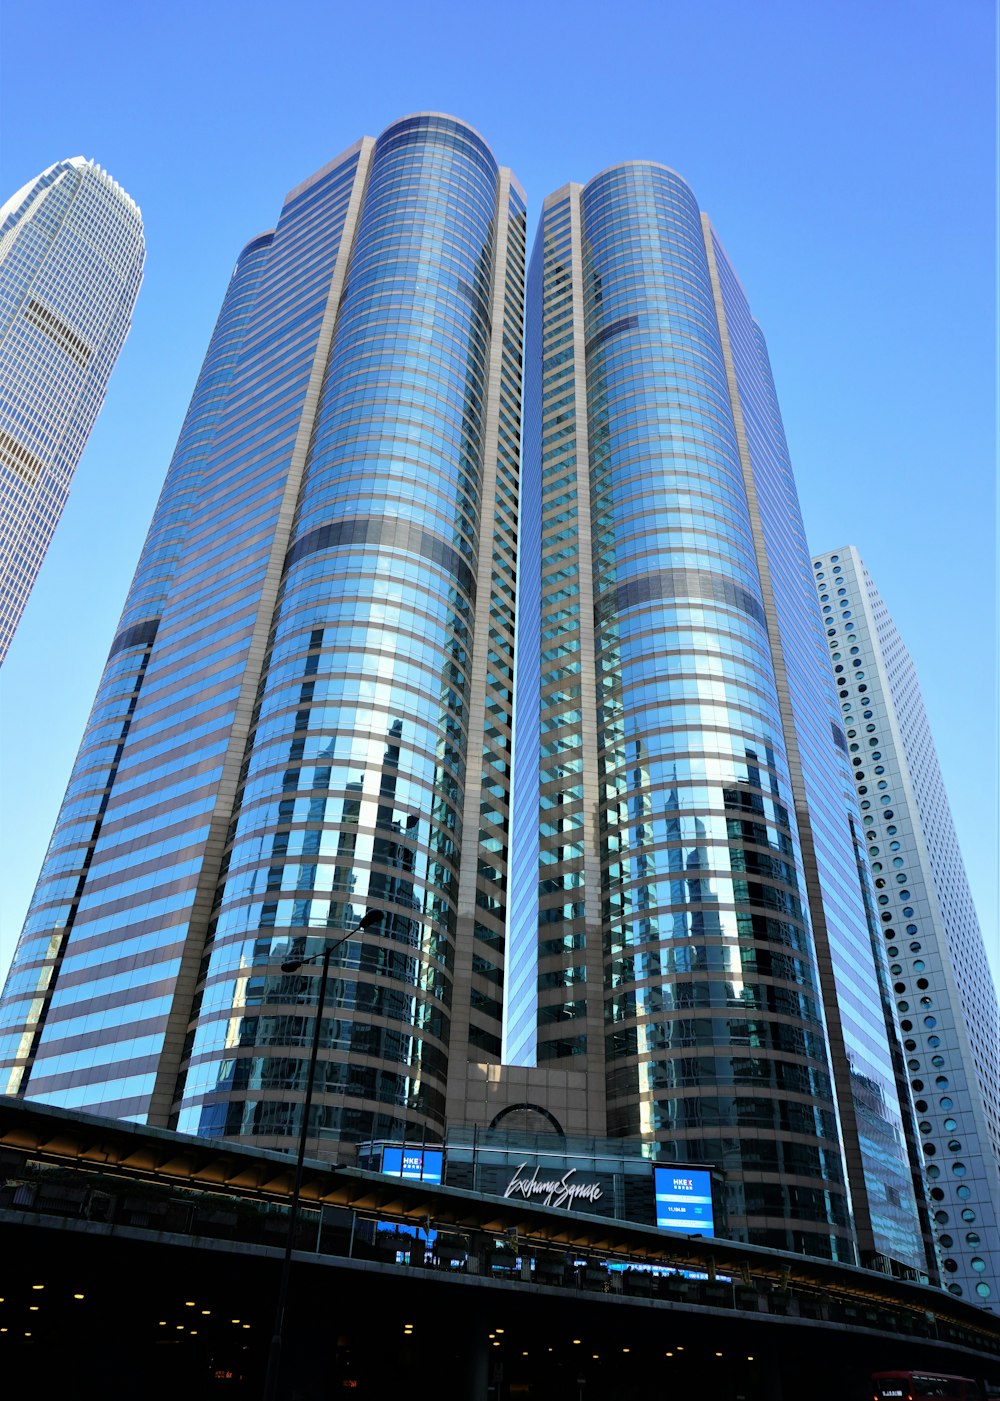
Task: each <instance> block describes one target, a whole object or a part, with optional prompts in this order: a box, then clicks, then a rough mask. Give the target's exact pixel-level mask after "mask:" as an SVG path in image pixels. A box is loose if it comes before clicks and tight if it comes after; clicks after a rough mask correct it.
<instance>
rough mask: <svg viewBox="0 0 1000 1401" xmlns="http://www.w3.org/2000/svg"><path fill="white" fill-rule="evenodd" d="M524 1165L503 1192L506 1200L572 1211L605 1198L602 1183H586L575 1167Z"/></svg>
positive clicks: (522, 1164) (517, 1170)
mask: <svg viewBox="0 0 1000 1401" xmlns="http://www.w3.org/2000/svg"><path fill="white" fill-rule="evenodd" d="M529 1167H530V1165H529V1164H528V1163H521V1164H520V1165H519V1166H518V1168H517V1169H516V1170H515V1172H514V1175H513V1177H511V1179H510V1181H509V1182H508V1183H507V1186H506V1187H505V1188H504V1193H503V1194H504V1196H505V1197H523V1198H524V1199H525V1201H529V1202H530V1201H535V1202H540V1203H541V1205H542V1206H564V1207H565V1208H566V1209H567V1211H572V1210H573V1209H574V1207H576V1206H577V1205H578V1204H580V1203H581V1202H598V1201H600V1199H601V1198H602V1197H603V1196H604V1192H603V1190H602V1188H601V1184H600V1182H585V1181H584V1180H583V1179H582V1178H579V1177H577V1175H576V1174H577V1169H576V1168H575V1167H571V1168H566V1169H565V1170H563V1169H561V1168H548V1169H544V1174H545V1175H544V1176H543V1175H542V1173H543V1169H541V1168H539V1167H535V1168H534V1170H532V1171H529Z"/></svg>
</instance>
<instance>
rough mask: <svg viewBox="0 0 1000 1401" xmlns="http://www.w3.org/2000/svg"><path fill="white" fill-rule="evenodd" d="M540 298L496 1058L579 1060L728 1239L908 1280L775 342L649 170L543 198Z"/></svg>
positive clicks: (913, 1259)
mask: <svg viewBox="0 0 1000 1401" xmlns="http://www.w3.org/2000/svg"><path fill="white" fill-rule="evenodd" d="M529 287H530V289H531V291H530V295H529V310H528V319H529V326H530V327H532V328H533V334H534V335H535V336H537V343H535V342H532V343H531V355H530V358H529V362H528V365H527V372H526V391H525V393H526V423H527V424H528V428H527V433H528V435H529V436H527V437H526V448H525V468H524V483H523V491H524V493H525V494H527V493H529V492H531V491H533V490H538V491H540V495H541V502H542V509H541V519H542V527H541V533H540V537H538V538H535V537H533V536H531V535H530V534H529V535H527V536H526V538H525V541H524V542H523V555H522V564H521V569H522V576H521V600H522V607H527V606H528V601H529V600H530V599H531V598H532V596H533V595H534V596H535V597H537V598H538V599H539V600H540V605H539V607H540V630H541V643H540V650H539V655H538V658H537V660H536V659H533V658H531V657H529V656H526V655H525V653H524V651H523V648H522V640H521V639H520V638H519V667H520V670H519V687H521V688H523V695H524V696H525V698H526V703H527V704H528V705H529V706H530V705H532V703H533V697H532V692H533V691H535V694H540V725H539V730H540V735H539V740H538V742H537V746H536V747H535V748H534V751H533V752H532V746H531V744H530V741H522V735H523V734H525V733H526V732H527V733H529V734H530V731H531V725H530V722H528V723H525V721H524V719H523V717H522V714H521V713H520V712H519V715H518V730H517V750H516V775H515V785H516V791H517V792H518V794H519V795H520V794H521V793H522V792H526V793H529V807H528V808H527V809H521V810H520V811H519V815H518V821H517V823H516V828H515V836H514V842H515V847H516V848H518V849H520V848H528V847H530V846H531V845H532V843H533V837H532V831H533V829H536V830H538V832H539V834H540V835H539V837H538V839H537V844H538V845H537V855H538V861H539V865H538V870H539V886H538V905H537V928H538V937H537V946H536V949H535V951H534V957H535V959H536V977H535V978H534V979H532V978H531V977H530V976H529V973H528V965H529V963H530V959H531V954H532V950H531V940H530V933H529V931H530V928H531V925H532V923H533V918H532V911H531V909H530V902H527V901H525V899H524V898H523V891H522V888H521V883H520V882H519V881H516V889H517V892H518V898H517V902H516V906H515V911H516V920H515V921H514V922H513V924H512V929H511V937H510V959H511V962H512V965H514V966H516V967H517V969H518V981H517V989H518V1000H517V1005H516V1006H514V1007H513V1008H511V1009H510V1010H509V1012H508V1017H507V1026H508V1043H509V1045H510V1048H511V1052H512V1056H511V1058H512V1059H514V1058H517V1059H519V1061H520V1063H521V1064H525V1065H531V1064H533V1063H535V1064H537V1066H538V1067H543V1066H545V1065H549V1066H558V1065H568V1066H574V1067H576V1066H580V1067H585V1068H586V1070H587V1073H588V1080H589V1081H590V1082H591V1083H593V1082H594V1081H595V1080H598V1081H599V1080H602V1079H603V1081H604V1083H605V1084H606V1101H605V1102H606V1115H607V1118H606V1132H607V1133H608V1134H609V1135H612V1136H617V1135H621V1136H624V1137H628V1138H640V1139H641V1140H643V1141H644V1142H646V1143H648V1144H649V1147H650V1152H651V1154H655V1156H657V1157H658V1158H659V1160H661V1161H662V1160H668V1161H678V1162H685V1163H698V1162H701V1163H708V1164H712V1165H714V1166H715V1167H718V1168H721V1169H723V1170H724V1172H725V1174H726V1179H727V1187H726V1193H727V1208H728V1219H729V1232H730V1234H731V1235H734V1236H736V1237H742V1238H745V1239H748V1240H751V1241H755V1242H759V1243H761V1244H769V1245H773V1246H777V1247H780V1248H787V1249H793V1250H801V1251H806V1252H808V1253H815V1254H823V1255H832V1256H834V1257H837V1258H844V1259H853V1258H856V1257H855V1250H856V1247H857V1248H859V1249H860V1252H861V1254H862V1256H864V1257H865V1258H870V1257H873V1256H876V1255H880V1254H885V1255H888V1256H891V1257H892V1259H894V1260H896V1261H897V1262H902V1263H903V1264H904V1266H908V1267H912V1268H923V1259H924V1257H923V1249H922V1243H921V1240H920V1234H919V1230H918V1229H917V1227H916V1225H915V1222H916V1212H915V1205H914V1199H913V1186H912V1181H911V1171H910V1165H909V1162H908V1160H907V1152H906V1145H905V1142H904V1134H903V1121H902V1118H901V1113H900V1106H899V1102H898V1096H897V1088H896V1081H895V1073H894V1068H893V1064H892V1059H891V1055H890V1052H889V1048H888V1044H887V1040H886V1034H885V1016H884V1012H883V1001H882V996H881V991H880V987H879V982H878V976H877V971H876V965H875V962H874V960H873V957H872V943H871V935H870V930H869V925H868V921H867V918H866V912H865V904H864V899H863V895H862V889H861V885H860V883H859V879H858V868H857V864H856V861H855V855H854V847H853V843H852V835H851V824H852V822H853V823H857V821H858V818H857V809H856V806H855V803H854V799H853V794H852V792H851V785H850V779H849V775H848V774H847V772H846V769H845V768H844V766H843V760H842V758H841V757H840V755H839V751H838V747H837V746H838V744H842V742H843V735H842V731H840V729H839V727H837V726H836V725H834V724H833V723H832V722H833V720H834V717H835V714H836V712H835V709H834V704H835V702H834V698H833V696H832V692H831V688H830V686H829V681H828V678H827V676H826V675H825V671H824V668H825V663H824V659H823V649H822V638H821V637H820V635H819V629H818V626H817V623H816V620H815V617H814V609H813V605H812V602H811V597H810V587H811V586H810V582H809V575H810V570H809V560H808V555H807V554H806V550H805V542H804V538H803V534H802V527H801V519H800V517H799V513H798V507H797V501H796V497H795V489H794V482H793V480H792V477H791V471H790V467H789V466H788V459H787V452H786V449H785V444H784V438H783V434H782V432H781V425H780V418H779V416H778V412H777V404H776V401H775V399H774V391H773V386H772V384H771V380H770V371H769V368H768V365H767V357H766V350H765V349H764V345H763V339H762V337H761V336H760V332H759V330H758V328H757V327H756V325H755V323H754V322H753V320H752V318H751V316H750V314H749V310H748V309H747V306H746V301H745V298H744V296H743V293H742V290H741V289H740V287H739V284H738V282H737V281H736V279H735V276H734V275H733V273H732V271H731V269H730V267H729V264H728V261H727V260H726V258H725V254H724V252H723V251H722V249H721V246H720V245H719V244H718V242H717V240H716V238H715V235H714V233H713V231H712V229H711V226H710V225H709V223H708V221H707V219H706V218H705V216H703V215H702V214H701V212H700V210H699V209H698V206H697V203H696V201H695V199H694V197H693V195H692V193H691V191H690V190H689V188H688V187H687V185H686V184H685V183H684V182H683V181H682V180H681V179H680V178H679V177H678V176H677V175H675V174H674V173H673V172H672V171H670V170H668V169H666V168H665V167H662V166H658V165H655V164H649V163H633V164H628V165H623V166H617V167H614V168H613V169H611V170H608V171H605V172H604V173H603V174H601V175H599V176H597V177H596V178H595V179H594V180H592V181H591V182H590V183H589V184H588V185H586V186H584V187H581V186H578V185H569V186H566V187H564V189H562V190H560V191H558V192H557V193H556V194H554V195H552V196H551V197H550V198H549V199H548V200H547V201H546V203H545V207H544V211H543V215H542V222H541V227H540V230H539V236H538V241H537V243H536V248H535V252H534V255H533V264H532V271H531V275H530V278H529ZM534 703H537V702H534ZM536 764H537V766H538V773H539V787H538V788H537V790H536V791H537V801H538V806H537V807H535V808H533V809H532V808H531V806H530V789H531V782H530V778H531V771H532V769H533V766H534V765H536ZM533 813H537V815H538V819H537V824H536V823H535V822H534V818H533ZM523 859H525V860H527V859H529V858H528V857H524V858H523ZM824 1004H825V1009H824ZM536 1008H537V1011H536ZM871 1019H874V1025H875V1027H876V1028H877V1030H875V1031H874V1032H873V1030H872V1025H871ZM862 1120H863V1122H862ZM885 1184H889V1187H890V1188H891V1192H892V1197H890V1198H889V1199H888V1202H889V1203H891V1202H892V1201H893V1200H894V1202H895V1206H893V1205H890V1204H888V1203H887V1197H886V1185H885Z"/></svg>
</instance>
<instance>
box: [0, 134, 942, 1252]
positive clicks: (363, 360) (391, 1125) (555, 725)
mask: <svg viewBox="0 0 1000 1401" xmlns="http://www.w3.org/2000/svg"><path fill="white" fill-rule="evenodd" d="M525 241H526V220H525V203H524V198H523V194H522V193H521V191H520V190H519V188H518V186H517V184H516V182H515V181H514V179H513V177H512V175H511V173H510V171H509V170H506V169H504V168H502V167H499V166H498V165H497V163H496V161H495V160H494V158H493V155H492V154H491V152H490V150H489V148H488V147H487V146H486V145H485V143H484V142H483V140H482V138H481V137H480V136H478V134H477V133H476V132H474V131H473V130H472V129H471V128H469V127H467V126H465V125H464V124H462V123H461V122H458V121H456V120H455V119H453V118H451V117H446V116H442V115H439V114H434V113H422V114H418V115H416V116H411V117H407V118H405V119H403V120H402V121H400V122H397V123H395V124H393V125H392V126H391V127H389V128H388V129H387V130H386V131H385V132H384V133H383V134H382V135H381V136H380V137H379V138H378V139H377V140H372V139H371V138H367V137H366V138H364V139H363V140H362V141H360V142H359V143H358V144H357V145H356V146H354V147H352V148H351V149H350V150H349V151H347V152H345V153H344V154H343V155H342V156H340V157H338V158H337V159H336V160H334V161H333V162H331V163H330V165H328V166H327V167H325V168H324V169H323V170H321V171H319V172H317V173H316V174H315V175H313V176H312V177H310V179H308V180H306V181H305V182H304V183H303V184H302V185H300V186H299V187H298V188H296V189H295V190H293V191H292V192H291V193H290V194H289V195H288V197H287V198H286V200H285V203H284V206H283V208H282V211H281V215H280V217H279V219H278V222H277V225H276V227H275V229H274V230H273V231H269V232H267V233H264V234H262V235H260V236H259V237H258V238H256V239H254V240H253V241H252V242H251V243H249V244H248V245H247V247H246V248H245V249H244V251H243V253H242V254H241V256H240V258H239V260H238V262H237V265H236V268H235V270H234V273H233V276H232V279H231V282H230V285H229V290H228V292H227V294H226V298H225V301H224V303H223V307H222V310H221V313H220V316H219V320H218V323H217V325H216V329H215V333H214V335H213V337H212V341H211V344H210V346H209V349H208V353H207V356H206V359H205V362H204V366H203V368H202V372H201V375H200V377H199V380H198V383H197V385H196V387H195V392H194V396H193V398H192V402H191V406H190V409H189V412H188V415H187V418H186V420H185V423H184V426H183V429H182V432H181V437H180V440H179V442H178V446H177V449H176V452H175V454H174V458H173V461H172V463H171V466H170V470H169V472H168V475H167V479H166V483H165V486H164V489H163V493H162V496H161V499H160V502H159V505H158V507H157V511H156V514H155V517H154V520H153V523H152V526H151V528H150V533H149V536H148V538H147V541H146V545H145V548H144V550H143V554H142V557H141V559H140V563H139V567H138V570H137V572H136V576H135V580H134V582H133V585H132V589H131V591H130V593H129V596H128V599H127V601H126V605H125V610H124V612H123V615H122V619H121V623H120V626H119V630H118V633H117V635H116V637H115V641H114V643H113V646H112V649H111V653H110V656H109V659H108V663H107V666H106V669H105V673H104V676H103V678H102V682H101V687H100V690H99V692H98V696H97V699H96V701H95V705H94V709H93V712H92V714H91V717H90V721H89V723H88V728H87V731H86V734H85V737H84V742H83V745H82V747H81V750H80V754H79V756H78V759H77V764H76V767H75V768H74V771H73V774H72V777H71V780H70V785H69V789H68V790H67V794H66V798H65V801H64V805H63V809H62V811H61V813H60V817H59V821H58V824H57V827H56V831H55V833H54V835H53V839H52V843H51V845H50V848H49V852H48V855H47V858H46V863H45V866H44V869H43V871H42V875H41V877H40V879H39V883H38V887H37V889H36V892H35V897H34V900H33V903H32V906H31V909H30V912H29V915H28V919H27V923H26V926H25V930H24V933H23V935H22V940H21V943H20V945H19V948H18V953H17V955H16V958H15V963H14V966H13V968H12V971H11V975H10V979H9V982H8V985H7V988H6V991H5V994H4V999H3V1002H2V1005H0V1072H2V1075H3V1080H2V1084H3V1086H4V1087H5V1088H6V1089H7V1090H8V1092H10V1093H21V1094H25V1093H26V1094H28V1095H29V1096H32V1097H37V1098H40V1099H43V1100H46V1101H48V1102H49V1103H53V1104H60V1105H66V1106H71V1107H74V1108H81V1109H89V1110H96V1111H99V1112H104V1113H108V1114H113V1115H116V1116H119V1117H122V1118H132V1119H136V1120H141V1121H145V1122H149V1123H152V1124H159V1125H166V1126H176V1127H178V1128H180V1129H182V1130H184V1131H187V1132H192V1133H198V1134H203V1135H207V1136H229V1137H235V1138H239V1139H242V1140H246V1141H249V1142H253V1143H256V1144H258V1145H260V1146H263V1147H277V1148H283V1149H288V1148H290V1147H291V1146H292V1145H294V1143H295V1141H296V1139H297V1136H298V1134H299V1133H300V1131H301V1129H302V1127H303V1124H302V1118H301V1114H302V1102H303V1097H304V1090H305V1085H306V1079H307V1072H308V1056H309V1047H310V1042H311V1035H312V1031H313V1028H314V1026H315V1020H314V1019H315V1016H316V1014H317V1007H316V997H317V990H318V969H317V967H316V965H315V964H314V963H313V964H309V963H303V960H306V959H310V958H314V957H315V956H316V955H318V954H320V953H321V952H322V951H323V950H324V948H325V947H326V946H327V944H328V943H329V942H330V941H333V940H342V943H341V946H340V948H339V950H338V951H337V953H336V954H335V956H334V958H333V962H332V966H331V980H330V985H329V989H328V993H327V997H326V1001H325V1004H324V1008H323V1012H322V1023H321V1026H320V1061H319V1067H318V1074H317V1079H316V1093H315V1097H314V1101H313V1109H312V1117H311V1120H310V1123H309V1124H308V1125H307V1126H306V1127H307V1128H308V1131H309V1138H310V1140H311V1148H312V1151H314V1152H324V1153H329V1154H332V1153H336V1152H339V1151H340V1145H344V1144H351V1143H358V1142H367V1141H371V1140H387V1139H389V1140H400V1141H403V1142H408V1143H410V1144H415V1143H418V1142H419V1143H420V1144H421V1145H426V1144H428V1143H430V1144H434V1143H437V1144H440V1143H441V1142H442V1141H443V1140H444V1139H446V1138H448V1140H449V1141H457V1140H455V1139H454V1135H455V1134H456V1133H457V1134H459V1135H460V1134H461V1133H463V1132H475V1133H480V1132H494V1131H496V1132H498V1133H506V1134H507V1135H508V1136H509V1135H510V1133H511V1131H512V1128H513V1126H514V1125H515V1124H516V1123H519V1122H520V1121H521V1119H524V1120H525V1121H526V1122H536V1121H538V1120H544V1121H545V1122H546V1123H548V1124H549V1125H550V1127H551V1128H552V1130H553V1132H554V1133H556V1134H559V1133H562V1132H563V1131H565V1132H567V1133H570V1134H571V1135H577V1136H580V1135H582V1136H583V1137H585V1138H586V1139H587V1140H588V1141H595V1142H596V1141H598V1140H604V1139H610V1140H615V1141H617V1142H620V1143H621V1144H622V1153H623V1155H624V1156H625V1157H630V1156H632V1155H634V1156H635V1157H636V1159H637V1160H639V1159H641V1160H643V1161H648V1162H651V1161H653V1160H656V1161H657V1162H658V1163H660V1164H661V1165H662V1166H663V1167H664V1168H665V1169H668V1170H669V1169H672V1168H674V1167H675V1166H676V1167H679V1165H681V1164H684V1165H689V1166H691V1167H694V1168H697V1167H701V1168H704V1169H711V1170H712V1171H713V1172H714V1173H717V1174H720V1183H721V1182H722V1179H723V1178H724V1184H723V1185H721V1186H720V1188H719V1199H718V1201H717V1207H718V1214H717V1216H716V1221H717V1222H718V1221H724V1222H725V1223H726V1224H725V1230H726V1232H727V1233H728V1234H729V1235H731V1236H733V1237H736V1238H737V1239H744V1240H747V1241H750V1242H754V1243H757V1244H762V1245H766V1246H771V1247H775V1248H779V1249H790V1250H795V1251H800V1252H805V1253H810V1254H815V1255H821V1256H828V1257H832V1258H835V1259H842V1260H848V1261H853V1260H857V1259H861V1260H863V1261H865V1262H868V1263H876V1264H879V1265H880V1267H888V1268H902V1269H907V1268H908V1269H913V1270H916V1271H920V1270H922V1269H924V1268H925V1262H924V1255H923V1250H924V1246H923V1241H922V1239H921V1228H920V1226H921V1223H920V1194H919V1193H916V1194H915V1188H914V1169H915V1168H919V1161H918V1158H917V1156H916V1150H915V1149H914V1148H913V1143H912V1140H913V1135H912V1133H911V1132H910V1131H909V1127H908V1121H907V1118H906V1114H907V1109H908V1106H907V1104H906V1102H905V1100H906V1096H905V1094H904V1102H903V1103H902V1104H901V1102H900V1098H899V1093H898V1083H899V1078H900V1069H901V1063H900V1060H899V1056H900V1054H901V1053H900V1051H899V1048H898V1045H897V1044H896V1041H895V1036H896V1027H895V1023H894V1021H893V1018H892V1015H891V1012H888V1011H887V1004H886V998H885V992H886V988H887V986H888V984H887V982H886V980H887V979H888V977H889V974H888V971H887V968H886V964H885V959H884V954H883V952H882V949H881V940H880V939H878V938H875V939H874V941H873V931H874V930H877V926H878V916H877V911H878V899H877V893H876V891H875V890H874V889H873V888H872V887H871V886H870V884H869V878H868V875H867V871H866V868H865V866H864V863H863V861H862V862H861V864H860V865H859V859H858V854H859V852H860V849H861V847H862V845H863V843H862V842H861V835H862V833H863V831H864V828H865V825H866V824H865V823H864V821H863V818H862V812H861V809H860V808H859V807H858V805H857V797H856V795H855V793H854V791H853V785H852V781H851V776H850V768H851V765H850V764H849V763H848V757H849V753H848V750H847V747H846V745H847V740H846V738H845V735H844V728H843V723H842V721H841V719H840V717H839V715H838V712H837V710H836V697H835V696H834V695H833V691H832V683H831V678H830V676H829V673H828V671H827V663H826V661H825V646H824V639H823V637H822V636H821V628H820V626H819V623H818V621H817V616H816V613H815V604H814V600H813V596H812V587H813V586H812V584H811V583H810V576H811V570H810V567H809V558H808V554H807V552H806V547H805V542H804V538H803V533H802V524H801V519H800V517H799V514H798V506H797V501H796V496H795V487H794V481H793V479H792V475H791V469H790V466H789V462H788V456H787V451H786V448H785V444H784V438H783V434H782V430H781V423H780V416H779V413H778V408H777V403H776V399H775V395H774V387H773V384H772V382H771V376H770V369H769V367H768V363H767V353H766V349H765V347H764V344H763V340H762V337H761V335H760V332H759V330H758V328H757V326H756V324H755V323H754V321H753V319H752V317H751V315H750V312H749V309H748V307H747V304H746V300H745V297H744V295H743V292H742V290H741V289H740V287H739V284H738V282H737V280H736V278H735V275H734V274H733V272H732V269H731V267H730V265H729V263H728V260H727V259H726V256H725V253H724V251H723V250H722V248H721V246H720V245H719V243H718V241H717V239H716V238H715V235H714V233H713V231H712V229H711V226H710V225H709V224H708V221H707V220H706V219H705V217H704V216H703V215H702V214H701V212H700V210H699V208H698V206H697V203H696V201H695V198H694V196H693V195H692V193H691V191H690V190H689V188H688V187H687V185H686V184H685V183H684V182H683V181H682V180H681V179H680V178H679V177H678V176H677V175H675V174H674V173H673V172H672V171H670V170H668V169H667V168H665V167H663V166H659V165H656V164H651V163H635V164H627V165H621V166H616V167H614V168H612V169H610V170H607V171H605V172H604V173H602V174H601V175H599V176H597V177H596V178H595V179H594V180H592V181H591V182H590V183H589V184H588V185H586V186H581V185H576V184H570V185H566V186H564V187H563V188H562V189H560V190H558V191H557V192H555V193H554V194H553V195H551V196H550V197H549V198H548V199H547V200H546V201H545V203H544V206H543V209H542V214H541V221H540V225H539V229H538V236H537V239H536V242H535V248H534V252H533V255H532V260H531V266H530V269H529V270H528V272H527V275H526V269H525ZM522 359H523V364H522ZM522 371H523V395H524V402H523V406H522ZM522 421H523V424H524V434H525V444H524V454H523V464H522V462H521V428H522ZM515 612H516V615H517V630H516V651H515ZM515 698H516V704H515ZM515 722H516V723H515ZM859 873H860V874H859ZM369 911H377V912H379V918H378V921H377V923H375V924H372V925H370V926H369V927H366V929H365V930H364V931H360V930H359V924H360V922H361V920H362V918H363V917H364V916H365V914H366V913H367V912H369ZM873 946H874V950H875V951H874V953H873ZM283 963H298V964H299V965H300V966H299V967H298V969H297V970H296V971H295V972H291V973H287V972H284V971H282V968H281V965H282V964H283ZM880 979H881V980H882V981H881V982H880ZM894 1056H895V1060H894ZM563 1120H565V1121H566V1122H565V1124H564V1123H563V1122H562V1121H563ZM570 1121H571V1122H570ZM498 1141H499V1140H498ZM560 1151H561V1150H560ZM647 1176H648V1174H647ZM917 1178H918V1187H919V1172H918V1173H917ZM652 1200H653V1199H652V1198H650V1200H649V1202H648V1203H647V1206H648V1207H649V1210H650V1211H652V1209H653V1206H652ZM887 1262H888V1264H887Z"/></svg>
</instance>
